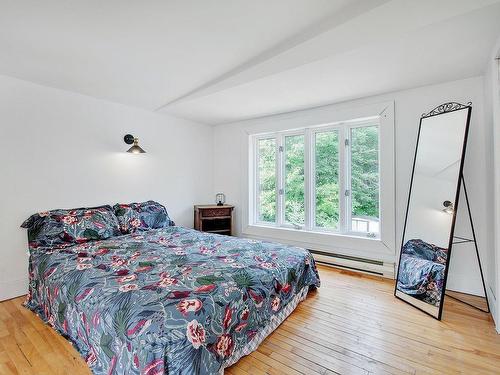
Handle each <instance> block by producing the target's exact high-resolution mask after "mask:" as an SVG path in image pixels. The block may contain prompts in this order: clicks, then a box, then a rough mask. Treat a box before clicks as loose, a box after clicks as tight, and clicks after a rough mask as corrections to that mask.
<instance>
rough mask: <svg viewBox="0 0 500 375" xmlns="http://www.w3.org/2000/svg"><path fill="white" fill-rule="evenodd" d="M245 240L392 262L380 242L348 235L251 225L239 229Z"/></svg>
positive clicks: (374, 239)
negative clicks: (248, 238) (277, 243)
mask: <svg viewBox="0 0 500 375" xmlns="http://www.w3.org/2000/svg"><path fill="white" fill-rule="evenodd" d="M242 234H243V235H244V236H245V237H250V238H256V239H262V240H267V241H276V242H282V243H285V244H289V245H293V246H299V247H303V248H306V249H312V250H321V251H325V252H330V253H335V254H343V255H350V256H357V257H363V258H367V259H373V260H383V261H388V262H393V261H394V258H395V256H394V252H393V250H391V249H390V247H389V246H387V244H386V243H385V242H384V241H383V240H382V239H381V238H369V237H360V236H353V235H350V234H341V233H332V232H321V231H306V230H301V229H295V228H284V227H275V226H271V225H265V224H252V225H247V226H244V227H243V228H242Z"/></svg>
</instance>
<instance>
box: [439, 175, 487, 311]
mask: <svg viewBox="0 0 500 375" xmlns="http://www.w3.org/2000/svg"><path fill="white" fill-rule="evenodd" d="M460 180H461V181H462V185H463V187H464V193H465V203H466V204H467V212H468V214H469V223H470V226H471V230H472V241H470V242H474V248H475V249H476V256H477V261H478V264H479V272H480V273H481V282H482V283H483V291H484V297H485V298H486V310H485V309H482V308H480V307H477V306H474V305H472V304H471V303H468V302H466V301H463V300H461V299H460V298H457V297H454V296H451V295H449V294H447V293H445V295H446V296H447V297H450V298H453V299H454V300H457V301H459V302H462V303H464V304H466V305H468V306H471V307H473V308H475V309H476V310H479V311H482V312H485V313H490V312H491V310H490V302H489V300H488V292H487V291H486V283H485V282H484V275H483V267H482V265H481V257H480V256H479V249H478V247H477V240H476V231H475V229H474V221H473V220H472V213H471V210H470V204H469V196H468V194H467V187H466V186H465V179H464V176H463V174H462V175H460Z"/></svg>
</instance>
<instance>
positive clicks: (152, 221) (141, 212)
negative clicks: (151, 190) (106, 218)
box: [113, 201, 175, 234]
mask: <svg viewBox="0 0 500 375" xmlns="http://www.w3.org/2000/svg"><path fill="white" fill-rule="evenodd" d="M113 208H114V210H115V214H116V217H117V218H118V221H119V223H120V229H121V231H122V233H123V234H129V233H134V232H137V231H144V230H150V229H159V228H164V227H168V226H173V225H175V223H174V222H173V221H172V220H171V219H170V217H169V216H168V213H167V209H166V208H165V207H164V206H162V205H161V204H159V203H158V202H154V201H147V202H143V203H128V204H115V205H114V207H113Z"/></svg>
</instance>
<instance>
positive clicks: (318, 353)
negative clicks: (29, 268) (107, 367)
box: [0, 266, 500, 375]
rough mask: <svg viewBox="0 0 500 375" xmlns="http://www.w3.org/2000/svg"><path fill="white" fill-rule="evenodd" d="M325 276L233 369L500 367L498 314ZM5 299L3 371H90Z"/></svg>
mask: <svg viewBox="0 0 500 375" xmlns="http://www.w3.org/2000/svg"><path fill="white" fill-rule="evenodd" d="M319 269H320V276H321V281H322V286H321V288H320V289H319V290H317V291H315V292H311V293H309V295H308V298H307V299H306V300H305V301H304V302H302V303H301V304H300V305H299V306H298V307H297V309H296V310H295V311H294V312H293V313H292V314H291V315H290V317H288V319H287V320H285V322H283V324H281V326H280V327H278V329H277V330H276V331H275V332H273V333H272V334H271V335H269V337H268V338H267V339H266V340H265V341H264V342H263V343H262V344H261V345H260V346H259V348H258V350H257V351H255V352H253V353H251V354H250V355H248V356H246V357H244V358H242V359H241V360H240V361H238V362H237V363H236V364H234V365H233V366H231V367H230V368H229V369H226V373H227V374H230V375H250V374H251V375H254V374H255V375H264V374H270V375H275V374H276V375H283V374H286V375H300V374H303V375H334V374H341V375H344V374H345V375H351V374H360V375H368V374H370V375H377V374H393V375H403V374H418V375H427V374H439V375H441V374H474V375H476V374H477V375H482V374H499V373H500V335H498V334H497V333H496V331H495V329H494V324H493V320H492V318H491V316H490V315H489V314H485V313H482V312H479V311H477V310H475V309H472V308H471V307H469V306H467V305H464V304H462V303H460V302H458V301H455V300H453V299H451V298H446V299H445V307H444V314H443V320H442V321H440V322H439V321H437V320H434V319H432V318H430V317H428V316H427V315H425V314H423V313H421V312H420V311H418V310H415V309H413V308H412V307H411V306H409V305H407V304H405V303H404V302H402V301H399V300H397V299H395V298H394V296H393V288H394V283H393V282H392V281H390V280H386V279H382V278H378V277H376V276H370V275H362V274H356V273H352V272H349V271H345V270H335V269H333V268H330V267H325V266H320V267H319ZM23 302H24V297H19V298H15V299H12V300H9V301H4V302H1V303H0V374H2V375H4V374H5V375H11V374H12V375H17V374H26V375H34V374H36V375H42V374H50V375H58V374H61V375H63V374H71V375H89V374H90V371H89V369H88V368H87V366H86V364H85V362H84V361H83V359H82V358H80V356H79V354H78V353H77V352H76V350H75V349H74V348H73V346H72V345H71V344H70V343H69V342H68V341H66V340H65V339H64V338H62V337H61V336H60V335H58V334H57V333H56V332H54V331H53V330H52V329H51V328H50V327H49V326H47V325H46V324H44V323H43V322H42V321H41V320H40V319H39V318H38V317H37V316H36V315H35V314H33V313H32V312H31V311H29V310H27V309H25V308H24V307H23V306H22V303H23Z"/></svg>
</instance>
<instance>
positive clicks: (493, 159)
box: [484, 39, 500, 332]
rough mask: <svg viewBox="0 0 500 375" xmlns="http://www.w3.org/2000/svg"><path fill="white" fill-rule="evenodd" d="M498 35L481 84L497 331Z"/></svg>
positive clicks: (499, 304)
mask: <svg viewBox="0 0 500 375" xmlns="http://www.w3.org/2000/svg"><path fill="white" fill-rule="evenodd" d="M498 57H500V39H499V40H498V41H497V43H496V46H495V47H494V48H493V50H492V53H491V56H490V59H489V60H488V62H487V65H486V69H485V76H484V83H485V84H484V87H485V126H486V129H487V137H488V140H489V142H488V143H487V145H486V146H487V148H488V154H489V155H490V157H489V158H488V159H487V160H486V161H487V168H488V170H490V171H491V173H490V174H489V175H488V176H487V177H488V180H487V181H486V185H487V187H488V196H489V197H492V199H491V201H490V205H491V207H492V210H491V212H490V215H489V224H490V225H489V226H488V232H489V233H491V234H492V243H491V246H490V249H489V262H490V264H491V265H492V266H491V267H489V268H488V270H487V272H488V278H489V279H490V280H493V279H494V280H496V282H494V283H491V285H489V287H490V288H491V292H492V293H491V294H492V298H491V299H490V307H491V309H492V315H493V318H494V319H495V321H496V322H497V331H498V332H500V298H495V297H496V295H497V293H498V288H499V284H500V255H499V254H500V172H499V170H500V60H497V59H496V58H498Z"/></svg>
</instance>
